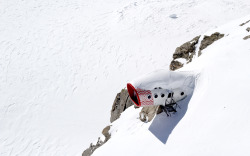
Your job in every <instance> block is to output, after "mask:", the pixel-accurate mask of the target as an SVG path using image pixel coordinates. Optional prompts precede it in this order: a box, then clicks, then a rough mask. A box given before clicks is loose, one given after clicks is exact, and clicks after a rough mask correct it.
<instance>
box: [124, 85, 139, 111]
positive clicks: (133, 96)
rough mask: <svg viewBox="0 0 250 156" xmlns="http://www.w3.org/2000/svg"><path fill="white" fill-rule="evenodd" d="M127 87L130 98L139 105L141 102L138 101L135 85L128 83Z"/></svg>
mask: <svg viewBox="0 0 250 156" xmlns="http://www.w3.org/2000/svg"><path fill="white" fill-rule="evenodd" d="M127 89H128V94H129V96H130V98H131V100H132V101H133V102H134V103H135V104H136V106H138V107H140V106H141V102H140V99H139V95H138V93H137V91H136V89H135V87H134V86H133V85H132V84H130V83H128V84H127Z"/></svg>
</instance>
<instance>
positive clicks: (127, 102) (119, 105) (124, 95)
mask: <svg viewBox="0 0 250 156" xmlns="http://www.w3.org/2000/svg"><path fill="white" fill-rule="evenodd" d="M132 105H134V104H133V102H132V101H131V99H130V97H129V95H128V91H127V90H126V89H122V91H121V92H120V93H118V94H117V95H116V98H115V101H114V103H113V106H112V109H111V117H110V122H111V123H112V122H114V121H115V120H117V119H118V118H119V117H120V115H121V113H122V112H123V111H125V110H126V109H127V108H128V107H130V106H132Z"/></svg>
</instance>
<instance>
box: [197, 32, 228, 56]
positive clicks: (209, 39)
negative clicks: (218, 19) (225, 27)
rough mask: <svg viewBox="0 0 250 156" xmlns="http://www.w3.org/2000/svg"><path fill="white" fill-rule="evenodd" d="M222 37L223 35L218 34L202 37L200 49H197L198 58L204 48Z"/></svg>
mask: <svg viewBox="0 0 250 156" xmlns="http://www.w3.org/2000/svg"><path fill="white" fill-rule="evenodd" d="M222 37H224V34H220V33H218V32H216V33H213V34H212V35H210V36H206V35H205V36H204V38H203V40H202V41H201V45H200V49H199V53H198V56H200V55H201V51H202V50H204V49H205V48H207V47H208V46H209V45H211V44H213V43H214V42H215V41H217V40H219V39H221V38H222Z"/></svg>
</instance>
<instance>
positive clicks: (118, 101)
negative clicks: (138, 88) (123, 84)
mask: <svg viewBox="0 0 250 156" xmlns="http://www.w3.org/2000/svg"><path fill="white" fill-rule="evenodd" d="M132 105H134V104H133V102H132V101H131V99H130V97H129V95H128V91H127V90H126V89H122V90H121V92H120V93H118V94H117V95H116V97H115V100H114V103H113V105H112V109H111V117H110V122H111V123H112V122H114V121H115V120H117V119H118V118H119V117H120V116H121V113H122V112H124V111H125V110H126V109H127V108H128V107H130V106H132ZM109 130H110V126H107V127H105V128H104V129H103V130H102V134H103V135H104V136H105V140H104V141H102V140H101V139H100V138H98V141H97V143H96V144H95V145H93V144H92V143H91V144H90V146H89V148H88V149H86V150H85V151H84V152H83V153H82V156H91V155H92V154H93V152H94V151H95V150H96V149H97V148H99V147H101V146H102V145H103V144H105V143H106V142H107V141H108V140H109V139H110V138H111V135H110V133H109Z"/></svg>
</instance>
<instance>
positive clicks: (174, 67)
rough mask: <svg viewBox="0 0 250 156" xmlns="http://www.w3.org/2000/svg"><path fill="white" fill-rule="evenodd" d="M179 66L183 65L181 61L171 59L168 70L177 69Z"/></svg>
mask: <svg viewBox="0 0 250 156" xmlns="http://www.w3.org/2000/svg"><path fill="white" fill-rule="evenodd" d="M181 67H183V63H181V62H179V61H174V60H173V61H171V63H170V67H169V68H170V70H173V71H174V70H176V69H179V68H181Z"/></svg>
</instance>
